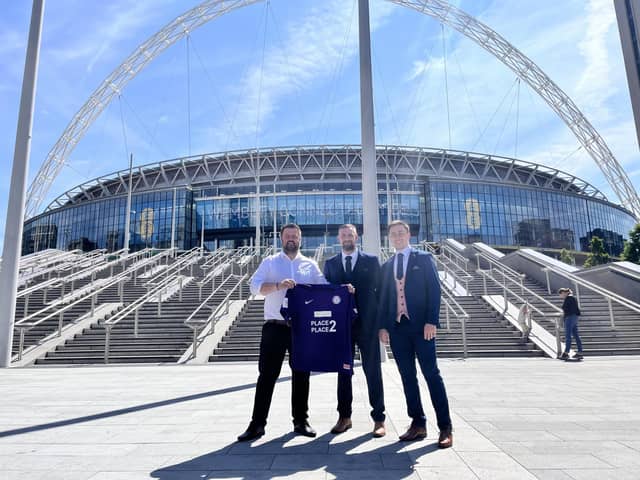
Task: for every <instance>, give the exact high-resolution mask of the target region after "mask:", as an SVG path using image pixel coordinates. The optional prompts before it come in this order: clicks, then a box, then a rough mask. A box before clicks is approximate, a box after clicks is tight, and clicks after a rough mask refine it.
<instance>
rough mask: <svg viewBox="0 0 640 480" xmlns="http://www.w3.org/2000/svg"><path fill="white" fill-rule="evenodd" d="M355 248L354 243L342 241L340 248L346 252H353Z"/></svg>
mask: <svg viewBox="0 0 640 480" xmlns="http://www.w3.org/2000/svg"><path fill="white" fill-rule="evenodd" d="M355 249H356V244H355V243H353V242H344V243H343V244H342V250H343V251H344V252H346V253H353V251H354V250H355Z"/></svg>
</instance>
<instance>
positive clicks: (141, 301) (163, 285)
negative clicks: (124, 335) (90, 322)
mask: <svg viewBox="0 0 640 480" xmlns="http://www.w3.org/2000/svg"><path fill="white" fill-rule="evenodd" d="M197 253H198V252H197ZM176 280H177V281H176ZM182 281H183V277H182V276H180V277H169V278H166V279H164V280H163V281H161V282H160V283H158V284H157V285H155V286H154V288H152V289H150V290H148V291H147V293H145V294H144V295H143V296H141V297H139V298H137V299H136V300H134V301H133V302H132V303H130V304H129V305H127V306H126V307H124V308H123V309H122V310H120V311H119V312H117V313H116V314H115V315H113V317H111V318H109V319H108V320H107V321H105V322H104V327H105V343H104V363H105V364H106V363H109V346H110V341H111V329H112V328H113V327H115V326H116V325H117V324H118V323H119V322H120V321H122V320H123V319H124V318H126V317H128V316H129V315H131V314H133V315H134V320H133V334H134V336H135V337H136V338H137V337H138V321H139V313H140V308H142V307H143V306H144V305H145V304H147V303H149V302H153V301H154V297H156V301H157V302H158V316H160V315H161V314H162V311H161V305H162V294H163V293H166V291H167V289H168V287H170V286H175V284H178V287H179V288H180V293H182Z"/></svg>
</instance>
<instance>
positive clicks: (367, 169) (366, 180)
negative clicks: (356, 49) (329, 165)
mask: <svg viewBox="0 0 640 480" xmlns="http://www.w3.org/2000/svg"><path fill="white" fill-rule="evenodd" d="M358 13H359V15H358V24H359V27H360V29H359V31H360V119H361V133H362V151H361V160H362V223H363V231H362V243H363V247H364V250H365V251H366V252H369V253H371V254H374V255H376V256H380V217H379V212H378V173H377V170H376V139H375V130H374V123H373V80H372V78H371V35H370V30H369V2H368V0H358Z"/></svg>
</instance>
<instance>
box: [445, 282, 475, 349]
mask: <svg viewBox="0 0 640 480" xmlns="http://www.w3.org/2000/svg"><path fill="white" fill-rule="evenodd" d="M442 291H443V292H444V296H445V298H442V301H443V302H444V304H445V321H446V324H447V331H450V330H451V324H450V315H449V312H451V313H452V314H453V315H454V316H455V317H456V318H457V319H458V320H459V321H460V326H461V332H462V352H463V355H464V358H467V320H469V314H468V313H467V311H466V310H465V309H464V308H463V307H462V305H460V304H459V303H458V302H457V300H456V299H455V298H453V295H451V293H450V292H449V291H448V290H447V289H442ZM456 308H457V309H458V311H456Z"/></svg>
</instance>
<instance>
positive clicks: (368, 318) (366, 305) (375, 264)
mask: <svg viewBox="0 0 640 480" xmlns="http://www.w3.org/2000/svg"><path fill="white" fill-rule="evenodd" d="M324 276H325V278H326V279H327V281H328V282H329V283H334V284H338V285H342V284H345V283H351V284H352V285H353V286H354V287H355V289H356V294H355V296H356V307H357V308H358V319H357V320H356V322H355V325H354V328H355V329H358V328H360V329H361V330H362V331H370V332H371V333H375V334H377V331H378V329H377V323H376V321H377V310H378V309H377V307H378V298H377V288H378V282H379V278H380V262H379V261H378V257H375V256H373V255H369V254H367V253H363V252H362V251H360V250H359V251H358V261H357V262H356V264H355V266H354V268H353V272H352V273H351V279H350V280H349V279H348V278H347V274H346V272H345V271H344V267H343V266H342V254H340V253H339V254H338V255H335V256H333V257H331V258H330V259H328V260H327V261H325V262H324Z"/></svg>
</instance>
